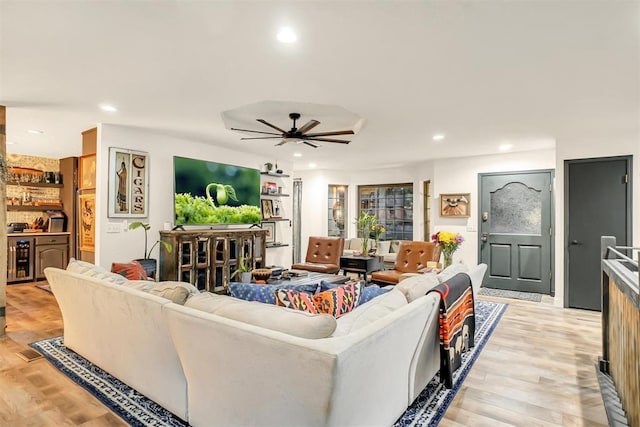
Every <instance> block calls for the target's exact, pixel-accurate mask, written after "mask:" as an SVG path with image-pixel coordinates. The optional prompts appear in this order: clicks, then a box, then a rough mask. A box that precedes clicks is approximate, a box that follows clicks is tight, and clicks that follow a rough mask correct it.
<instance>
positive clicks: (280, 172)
mask: <svg viewBox="0 0 640 427" xmlns="http://www.w3.org/2000/svg"><path fill="white" fill-rule="evenodd" d="M276 173H277V174H278V175H282V174H283V173H284V172H282V169H278V161H277V160H276Z"/></svg>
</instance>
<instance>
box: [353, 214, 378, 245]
mask: <svg viewBox="0 0 640 427" xmlns="http://www.w3.org/2000/svg"><path fill="white" fill-rule="evenodd" d="M377 223H378V220H377V219H376V216H375V215H372V214H369V213H367V212H364V211H363V212H360V216H359V217H358V218H356V225H357V227H358V235H359V236H360V237H361V238H362V253H363V254H367V253H368V248H369V233H370V230H371V227H372V226H373V224H377Z"/></svg>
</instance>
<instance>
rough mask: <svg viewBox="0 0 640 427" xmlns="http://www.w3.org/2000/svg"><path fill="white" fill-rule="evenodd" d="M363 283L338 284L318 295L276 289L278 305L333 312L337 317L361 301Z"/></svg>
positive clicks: (327, 312)
mask: <svg viewBox="0 0 640 427" xmlns="http://www.w3.org/2000/svg"><path fill="white" fill-rule="evenodd" d="M361 293H362V284H361V283H358V282H352V283H347V284H345V285H341V286H336V287H335V288H332V289H328V290H326V291H324V292H320V293H317V294H316V295H313V296H309V295H306V294H305V295H302V294H301V293H300V292H297V291H295V290H292V289H278V290H277V291H276V305H279V306H282V307H288V308H292V309H294V310H302V311H307V312H309V313H326V314H331V315H332V316H333V317H335V318H336V319H337V318H339V317H340V316H342V315H344V314H346V313H348V312H350V311H351V310H353V309H354V308H355V307H356V306H357V305H358V302H359V301H360V295H361Z"/></svg>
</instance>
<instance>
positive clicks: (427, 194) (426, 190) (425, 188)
mask: <svg viewBox="0 0 640 427" xmlns="http://www.w3.org/2000/svg"><path fill="white" fill-rule="evenodd" d="M422 193H423V196H422V197H423V202H424V224H423V226H424V241H425V242H430V241H431V181H425V182H424V183H423V184H422Z"/></svg>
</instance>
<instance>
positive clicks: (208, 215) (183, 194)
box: [173, 156, 261, 225]
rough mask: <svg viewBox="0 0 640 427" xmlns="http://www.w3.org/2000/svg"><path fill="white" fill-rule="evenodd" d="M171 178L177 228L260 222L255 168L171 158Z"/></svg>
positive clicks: (258, 180) (258, 181) (258, 176)
mask: <svg viewBox="0 0 640 427" xmlns="http://www.w3.org/2000/svg"><path fill="white" fill-rule="evenodd" d="M173 176H174V183H173V189H174V191H173V194H174V197H173V208H174V214H175V224H176V225H216V224H256V223H259V222H260V220H261V212H260V171H259V170H258V169H253V168H247V167H243V166H234V165H227V164H224V163H216V162H210V161H207V160H196V159H189V158H186V157H178V156H174V157H173Z"/></svg>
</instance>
